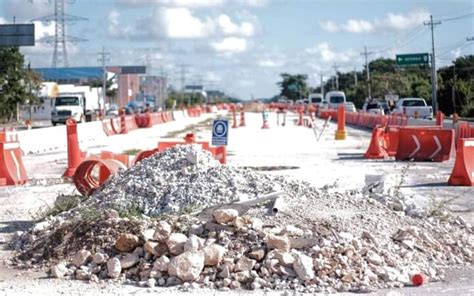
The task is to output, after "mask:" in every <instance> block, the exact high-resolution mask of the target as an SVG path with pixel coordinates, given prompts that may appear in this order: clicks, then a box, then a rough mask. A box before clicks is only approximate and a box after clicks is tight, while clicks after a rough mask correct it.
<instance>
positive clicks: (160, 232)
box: [153, 221, 172, 242]
mask: <svg viewBox="0 0 474 296" xmlns="http://www.w3.org/2000/svg"><path fill="white" fill-rule="evenodd" d="M171 231H172V229H171V225H170V224H169V223H168V222H166V221H159V222H158V225H156V228H155V233H154V234H153V238H154V239H156V240H157V241H159V242H160V241H165V240H167V239H168V237H169V236H170V235H171Z"/></svg>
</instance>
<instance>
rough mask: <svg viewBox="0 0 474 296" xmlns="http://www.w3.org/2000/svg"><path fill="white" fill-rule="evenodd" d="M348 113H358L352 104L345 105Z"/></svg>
mask: <svg viewBox="0 0 474 296" xmlns="http://www.w3.org/2000/svg"><path fill="white" fill-rule="evenodd" d="M345 108H346V112H357V109H356V107H355V105H354V103H352V102H346V104H345Z"/></svg>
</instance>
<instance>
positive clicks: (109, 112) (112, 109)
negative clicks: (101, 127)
mask: <svg viewBox="0 0 474 296" xmlns="http://www.w3.org/2000/svg"><path fill="white" fill-rule="evenodd" d="M105 115H109V116H118V115H119V110H118V107H117V105H110V107H109V109H107V111H106V112H105Z"/></svg>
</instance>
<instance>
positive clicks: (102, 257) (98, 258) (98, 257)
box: [92, 252, 107, 264]
mask: <svg viewBox="0 0 474 296" xmlns="http://www.w3.org/2000/svg"><path fill="white" fill-rule="evenodd" d="M106 261H107V255H106V254H104V253H100V252H97V253H95V254H94V256H92V262H94V263H95V264H102V263H105V262H106Z"/></svg>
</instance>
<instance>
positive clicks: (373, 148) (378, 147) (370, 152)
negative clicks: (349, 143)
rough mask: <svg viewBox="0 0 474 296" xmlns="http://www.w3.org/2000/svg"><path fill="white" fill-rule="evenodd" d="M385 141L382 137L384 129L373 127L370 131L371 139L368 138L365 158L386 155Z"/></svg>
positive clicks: (378, 157) (383, 156) (379, 157)
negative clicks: (368, 143)
mask: <svg viewBox="0 0 474 296" xmlns="http://www.w3.org/2000/svg"><path fill="white" fill-rule="evenodd" d="M386 147H387V143H386V142H385V138H384V129H383V128H380V127H375V128H374V130H373V131H372V139H371V140H370V145H369V149H367V152H365V154H364V158H365V159H381V158H385V157H388V152H387V150H386Z"/></svg>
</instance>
